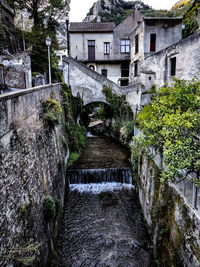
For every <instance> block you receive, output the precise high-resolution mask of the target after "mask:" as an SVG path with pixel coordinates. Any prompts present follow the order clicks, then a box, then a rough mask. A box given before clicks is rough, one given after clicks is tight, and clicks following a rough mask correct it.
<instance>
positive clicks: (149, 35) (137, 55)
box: [130, 18, 182, 87]
mask: <svg viewBox="0 0 200 267" xmlns="http://www.w3.org/2000/svg"><path fill="white" fill-rule="evenodd" d="M181 39H182V19H181V18H143V20H142V22H141V23H140V24H139V25H138V26H137V27H136V28H135V29H134V30H133V32H132V34H131V38H130V43H131V65H130V84H137V83H144V81H145V85H146V84H147V87H148V83H149V84H150V85H151V84H154V73H153V72H152V71H153V70H152V69H151V68H148V71H146V70H145V68H143V67H142V66H143V65H144V64H145V63H144V60H145V58H147V57H149V56H151V55H153V54H155V53H157V52H159V51H161V50H163V49H165V48H166V47H169V46H171V45H173V44H175V43H177V42H179V41H180V40H181ZM146 78H147V79H146Z"/></svg>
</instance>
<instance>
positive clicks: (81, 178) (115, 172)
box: [67, 168, 132, 184]
mask: <svg viewBox="0 0 200 267" xmlns="http://www.w3.org/2000/svg"><path fill="white" fill-rule="evenodd" d="M67 177H68V181H69V184H90V183H105V182H106V183H111V182H115V183H122V184H132V170H131V168H111V169H77V170H73V169H72V170H68V171H67Z"/></svg>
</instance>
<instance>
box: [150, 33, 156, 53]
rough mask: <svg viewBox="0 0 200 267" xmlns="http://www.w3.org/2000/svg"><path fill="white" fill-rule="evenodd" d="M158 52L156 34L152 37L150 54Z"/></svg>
mask: <svg viewBox="0 0 200 267" xmlns="http://www.w3.org/2000/svg"><path fill="white" fill-rule="evenodd" d="M155 51H156V34H151V35H150V52H155Z"/></svg>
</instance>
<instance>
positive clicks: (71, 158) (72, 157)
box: [67, 152, 80, 167]
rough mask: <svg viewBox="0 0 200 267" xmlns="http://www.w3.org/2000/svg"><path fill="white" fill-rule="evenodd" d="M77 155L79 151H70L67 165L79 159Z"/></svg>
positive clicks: (69, 165)
mask: <svg viewBox="0 0 200 267" xmlns="http://www.w3.org/2000/svg"><path fill="white" fill-rule="evenodd" d="M79 157H80V153H79V152H72V153H70V154H69V159H68V163H67V166H68V167H71V166H72V165H73V163H74V162H75V161H77V160H78V159H79Z"/></svg>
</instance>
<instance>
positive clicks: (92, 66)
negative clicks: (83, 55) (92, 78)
mask: <svg viewBox="0 0 200 267" xmlns="http://www.w3.org/2000/svg"><path fill="white" fill-rule="evenodd" d="M87 66H88V68H90V69H91V70H94V71H96V69H97V66H96V65H95V64H91V63H90V64H88V65H87Z"/></svg>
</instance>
